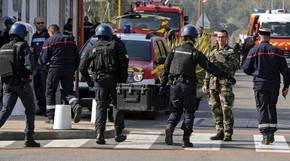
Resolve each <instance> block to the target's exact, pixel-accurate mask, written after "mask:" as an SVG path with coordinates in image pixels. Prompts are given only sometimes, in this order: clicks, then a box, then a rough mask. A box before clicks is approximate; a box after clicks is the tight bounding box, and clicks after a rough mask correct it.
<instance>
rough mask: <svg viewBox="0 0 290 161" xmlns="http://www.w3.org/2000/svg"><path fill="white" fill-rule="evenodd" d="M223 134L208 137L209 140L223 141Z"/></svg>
mask: <svg viewBox="0 0 290 161" xmlns="http://www.w3.org/2000/svg"><path fill="white" fill-rule="evenodd" d="M224 136H225V135H224V133H223V132H218V133H216V134H215V135H214V136H212V137H210V138H209V139H210V140H223V139H224Z"/></svg>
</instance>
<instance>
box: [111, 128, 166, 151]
mask: <svg viewBox="0 0 290 161" xmlns="http://www.w3.org/2000/svg"><path fill="white" fill-rule="evenodd" d="M160 134H161V132H145V133H144V132H142V134H136V133H135V134H134V132H131V133H130V134H129V135H127V140H126V141H124V142H122V143H120V144H118V145H116V146H115V147H114V148H115V149H149V148H150V147H151V146H152V145H153V144H154V142H155V141H156V140H157V139H158V137H159V136H160Z"/></svg>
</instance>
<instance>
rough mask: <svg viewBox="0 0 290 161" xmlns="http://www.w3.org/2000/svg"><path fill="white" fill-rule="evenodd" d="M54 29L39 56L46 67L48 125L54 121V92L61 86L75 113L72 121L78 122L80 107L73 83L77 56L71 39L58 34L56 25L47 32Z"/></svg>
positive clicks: (77, 60) (77, 63)
mask: <svg viewBox="0 0 290 161" xmlns="http://www.w3.org/2000/svg"><path fill="white" fill-rule="evenodd" d="M51 28H55V29H56V30H55V33H54V35H51V37H49V38H48V39H46V40H45V42H44V44H43V47H42V53H41V55H40V60H39V61H40V63H41V65H48V66H49V69H48V74H47V80H46V104H47V106H46V108H47V117H48V119H49V120H48V123H52V120H53V119H54V109H55V104H56V100H55V99H56V95H55V94H56V91H57V88H58V86H59V83H60V84H61V87H62V90H63V95H64V98H65V99H66V101H67V102H68V103H69V104H70V105H71V107H72V109H73V112H74V113H75V116H74V119H73V121H74V122H75V123H78V122H79V121H80V115H81V110H82V109H81V107H80V105H79V100H78V99H77V98H76V97H75V96H74V92H73V87H74V84H73V81H74V72H75V71H76V69H77V67H78V65H79V59H80V58H79V54H78V52H77V46H76V44H75V42H74V39H73V37H71V36H67V35H63V34H61V33H60V32H59V27H58V26H57V25H51V26H49V28H48V29H49V30H50V29H51Z"/></svg>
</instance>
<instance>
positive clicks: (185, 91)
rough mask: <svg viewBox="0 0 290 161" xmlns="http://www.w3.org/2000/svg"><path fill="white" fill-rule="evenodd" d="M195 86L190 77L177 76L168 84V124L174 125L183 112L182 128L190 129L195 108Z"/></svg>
mask: <svg viewBox="0 0 290 161" xmlns="http://www.w3.org/2000/svg"><path fill="white" fill-rule="evenodd" d="M196 108H197V107H196V86H195V81H194V80H192V79H183V78H178V79H177V80H175V81H173V84H172V85H171V86H170V103H169V109H170V115H169V118H168V120H167V123H168V125H169V126H172V127H176V125H177V124H178V122H179V121H180V119H181V116H182V114H184V119H183V124H182V127H181V128H182V129H183V130H185V131H187V130H188V131H192V127H193V121H194V113H195V110H196Z"/></svg>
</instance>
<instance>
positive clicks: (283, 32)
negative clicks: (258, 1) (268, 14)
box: [262, 22, 290, 37]
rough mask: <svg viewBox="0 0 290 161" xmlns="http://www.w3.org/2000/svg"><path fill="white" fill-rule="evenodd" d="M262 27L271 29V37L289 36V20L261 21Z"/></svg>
mask: <svg viewBox="0 0 290 161" xmlns="http://www.w3.org/2000/svg"><path fill="white" fill-rule="evenodd" d="M262 27H264V28H269V29H271V31H272V34H271V36H272V37H289V36H290V22H283V23H282V22H267V23H263V24H262Z"/></svg>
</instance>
